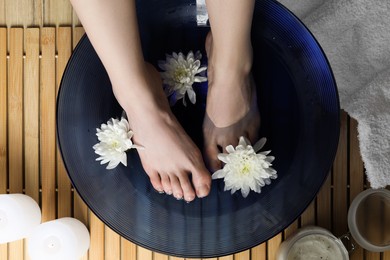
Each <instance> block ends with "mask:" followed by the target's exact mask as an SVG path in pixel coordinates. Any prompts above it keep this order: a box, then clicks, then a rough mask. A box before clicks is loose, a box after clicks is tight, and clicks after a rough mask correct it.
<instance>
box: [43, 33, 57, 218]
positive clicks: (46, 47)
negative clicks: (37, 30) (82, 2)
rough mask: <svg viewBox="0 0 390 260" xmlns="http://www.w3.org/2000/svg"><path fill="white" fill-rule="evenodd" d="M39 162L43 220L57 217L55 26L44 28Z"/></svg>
mask: <svg viewBox="0 0 390 260" xmlns="http://www.w3.org/2000/svg"><path fill="white" fill-rule="evenodd" d="M41 49H42V60H41V68H40V70H41V73H40V76H41V82H40V165H41V183H42V221H48V220H52V219H55V218H56V206H55V205H56V194H55V188H56V174H55V172H56V163H55V159H56V157H55V155H56V135H55V101H56V99H55V98H56V82H55V28H50V27H46V28H42V30H41Z"/></svg>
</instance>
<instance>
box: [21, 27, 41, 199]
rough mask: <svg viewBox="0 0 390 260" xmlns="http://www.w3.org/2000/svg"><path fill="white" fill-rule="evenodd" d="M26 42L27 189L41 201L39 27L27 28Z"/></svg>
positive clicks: (25, 130)
mask: <svg viewBox="0 0 390 260" xmlns="http://www.w3.org/2000/svg"><path fill="white" fill-rule="evenodd" d="M24 42H25V52H26V58H25V61H24V171H25V174H24V176H25V186H26V188H25V190H26V194H27V195H29V196H30V197H32V198H33V199H34V200H35V201H36V202H37V203H39V28H28V29H26V30H25V41H24Z"/></svg>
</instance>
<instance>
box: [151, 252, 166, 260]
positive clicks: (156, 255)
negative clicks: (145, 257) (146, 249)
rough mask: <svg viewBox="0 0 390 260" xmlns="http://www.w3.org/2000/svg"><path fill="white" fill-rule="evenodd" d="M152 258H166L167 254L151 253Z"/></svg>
mask: <svg viewBox="0 0 390 260" xmlns="http://www.w3.org/2000/svg"><path fill="white" fill-rule="evenodd" d="M153 260H168V256H167V255H163V254H160V253H153Z"/></svg>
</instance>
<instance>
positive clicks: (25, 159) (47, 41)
mask: <svg viewBox="0 0 390 260" xmlns="http://www.w3.org/2000/svg"><path fill="white" fill-rule="evenodd" d="M78 26H79V21H78V19H77V17H76V16H75V15H74V13H73V11H72V9H71V6H70V5H69V2H68V1H67V0H51V1H48V0H46V1H45V0H40V1H33V0H0V27H1V28H0V194H3V193H22V192H23V193H25V194H27V195H29V196H31V197H32V198H34V199H35V200H36V201H37V202H38V203H39V204H40V206H41V209H42V214H43V221H48V220H52V219H55V218H61V217H65V216H72V217H75V218H77V219H79V220H81V221H82V222H83V223H85V225H86V226H87V227H88V228H89V230H90V233H91V247H90V250H89V252H88V254H87V255H85V256H84V257H83V258H82V259H84V260H86V259H89V260H103V259H105V260H111V259H112V260H119V259H122V260H183V259H182V258H176V257H168V256H165V255H161V254H157V253H154V252H151V251H148V250H145V249H143V248H141V247H138V246H136V245H134V244H132V243H130V242H128V241H127V240H125V239H123V238H121V237H120V236H119V235H117V234H116V233H114V232H113V231H111V230H110V229H109V228H108V227H106V226H105V225H104V224H103V223H102V222H101V221H100V220H99V219H97V218H96V217H95V216H94V214H93V213H92V212H90V211H89V210H88V208H87V207H86V205H85V204H84V203H83V202H82V200H81V199H80V198H79V196H78V195H77V193H76V192H75V191H74V190H73V188H72V186H71V184H70V181H69V179H68V177H67V174H66V171H65V169H64V166H63V163H62V160H61V158H60V154H59V152H58V150H57V147H56V136H55V99H56V93H57V89H58V85H59V82H60V79H61V75H62V73H63V70H64V68H65V65H66V63H67V61H68V58H69V57H70V55H71V52H72V49H73V48H74V47H75V45H76V44H77V42H78V40H79V39H80V37H81V36H82V34H83V29H82V28H81V27H78ZM16 27H18V28H16ZM356 126H357V123H356V121H354V120H352V119H350V118H349V117H348V116H347V115H346V114H345V113H344V112H343V113H342V121H341V138H340V143H339V149H338V153H337V158H336V160H335V162H334V165H333V168H332V171H331V174H330V175H329V178H328V180H327V181H326V183H325V184H324V186H323V188H322V190H321V192H320V193H319V194H318V196H317V198H316V199H315V200H314V201H313V203H312V204H311V205H310V206H309V208H308V209H307V210H306V211H305V212H304V214H303V215H302V216H301V217H300V218H299V219H298V220H297V221H295V222H294V223H293V224H292V225H291V226H290V227H288V228H287V229H286V230H284V231H283V232H282V233H280V234H278V235H277V236H276V237H274V238H273V239H271V240H269V241H267V242H266V243H264V244H261V245H259V246H257V247H255V248H252V249H251V250H248V251H245V252H242V253H239V254H236V255H232V256H226V257H220V258H218V259H219V260H233V259H234V260H262V259H270V260H273V259H275V253H276V250H277V248H278V246H279V244H280V243H281V242H282V240H284V239H285V238H287V237H288V236H289V235H290V234H291V233H293V232H294V231H295V230H297V229H298V228H299V227H302V226H306V225H313V224H315V225H319V226H322V227H325V228H327V229H329V230H331V231H332V232H333V233H334V234H335V235H336V236H339V235H342V234H344V233H346V232H347V231H348V228H347V210H348V206H349V204H350V203H351V201H352V200H353V198H354V197H355V196H356V195H357V194H358V193H359V192H361V191H362V190H364V189H365V188H367V186H366V183H365V176H364V169H363V164H362V161H361V158H360V153H359V148H358V141H357V132H356ZM24 248H25V242H24V241H17V242H13V243H9V244H3V245H0V260H19V259H29V258H28V256H27V255H26V251H25V250H24ZM215 259H216V258H215ZM351 259H356V260H362V259H366V260H390V252H386V253H382V254H380V253H370V252H365V251H364V250H362V249H357V250H356V252H355V253H354V254H353V255H352V257H351Z"/></svg>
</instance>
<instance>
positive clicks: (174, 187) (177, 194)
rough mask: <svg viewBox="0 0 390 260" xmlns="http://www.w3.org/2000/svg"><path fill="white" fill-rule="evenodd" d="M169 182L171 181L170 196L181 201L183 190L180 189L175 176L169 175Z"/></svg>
mask: <svg viewBox="0 0 390 260" xmlns="http://www.w3.org/2000/svg"><path fill="white" fill-rule="evenodd" d="M169 180H170V181H171V186H172V194H173V196H174V197H175V198H176V199H178V200H180V199H183V190H182V189H181V186H180V181H179V179H178V178H177V176H175V175H170V176H169Z"/></svg>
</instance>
